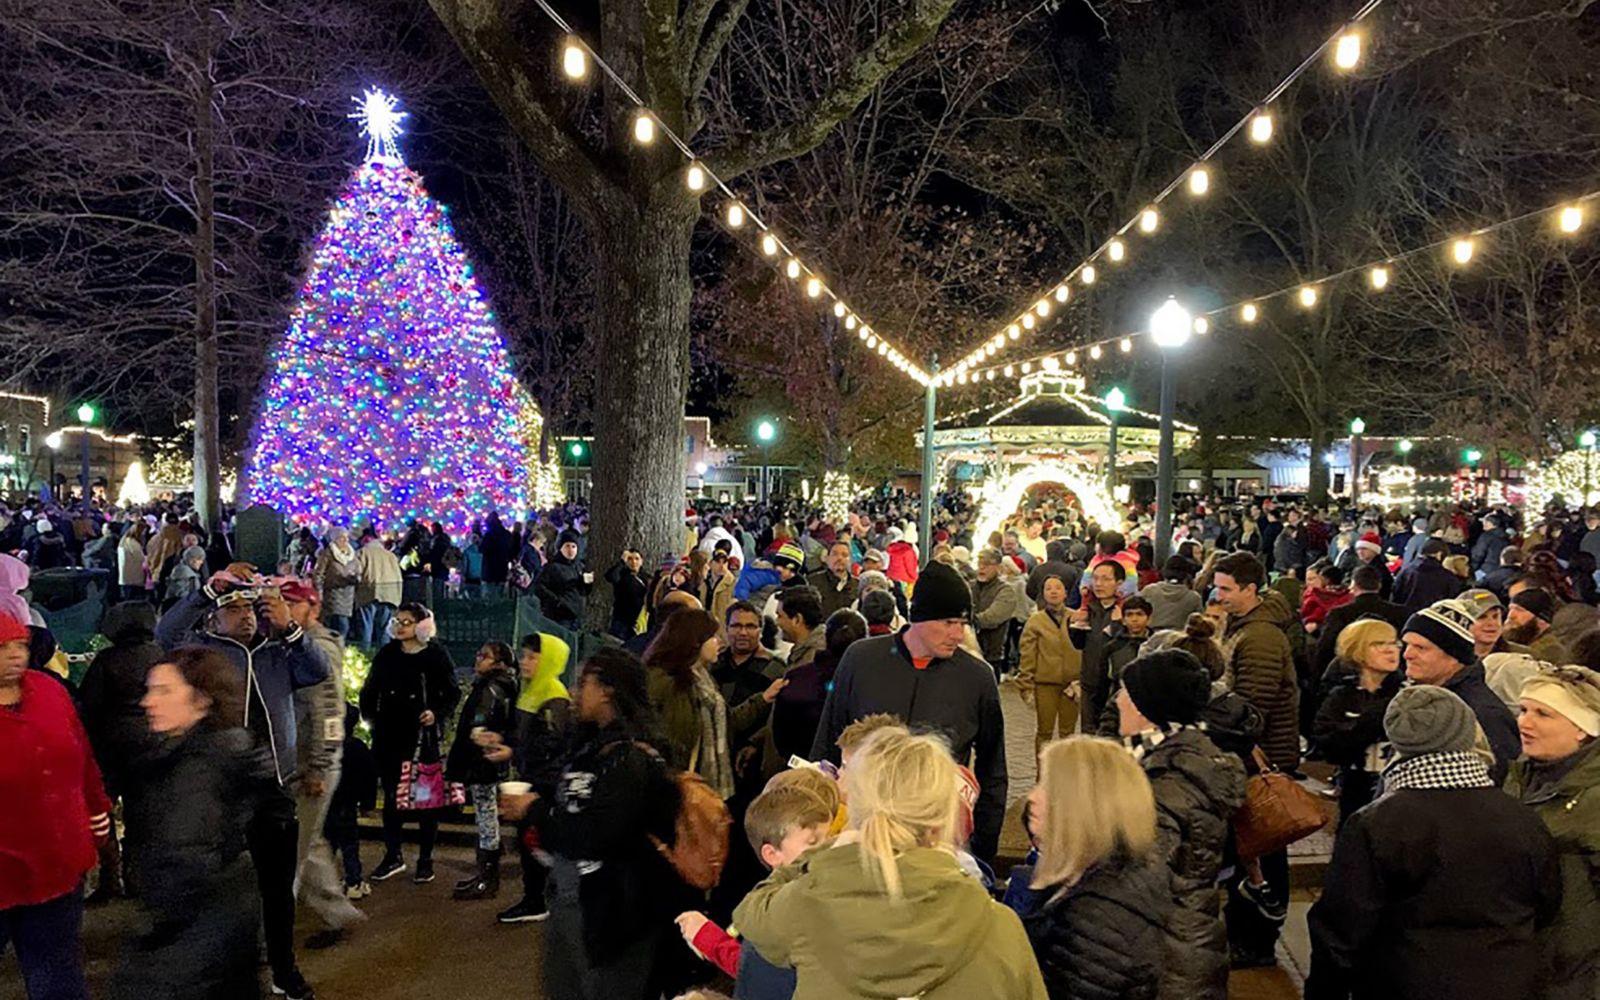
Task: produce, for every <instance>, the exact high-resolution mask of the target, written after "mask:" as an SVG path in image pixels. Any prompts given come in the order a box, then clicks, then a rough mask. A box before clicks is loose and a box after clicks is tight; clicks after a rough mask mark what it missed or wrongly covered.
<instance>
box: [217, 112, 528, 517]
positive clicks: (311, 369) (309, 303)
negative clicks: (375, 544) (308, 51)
mask: <svg viewBox="0 0 1600 1000" xmlns="http://www.w3.org/2000/svg"><path fill="white" fill-rule="evenodd" d="M358 101H359V103H360V105H361V110H360V111H359V112H357V113H356V114H353V115H351V117H352V118H356V119H359V120H360V122H361V127H362V131H363V132H364V133H365V135H366V136H367V157H366V162H364V163H363V164H362V165H361V166H360V167H359V168H357V169H356V171H355V174H354V175H353V176H352V177H351V179H350V182H349V184H348V185H346V188H345V190H344V192H343V193H342V194H341V195H340V197H339V199H338V201H337V202H335V203H334V206H333V208H332V210H331V211H330V212H329V213H328V223H327V225H326V226H325V227H324V228H323V230H322V232H321V234H320V235H319V236H318V237H317V242H316V246H315V248H314V250H313V253H312V257H311V268H310V271H309V273H308V274H307V275H306V279H305V283H304V284H303V285H302V286H301V288H300V294H299V299H298V301H297V302H296V304H295V307H294V311H293V312H292V313H291V314H290V316H289V326H288V329H287V330H286V331H285V333H284V335H283V340H282V341H281V342H280V343H279V344H278V347H277V349H276V351H275V352H274V355H273V362H272V367H271V370H270V372H269V374H268V376H267V378H266V380H265V383H264V385H265V395H264V398H263V399H262V400H261V406H260V415H259V416H258V418H257V420H256V424H255V427H254V428H253V430H252V433H251V448H250V454H249V457H248V459H247V462H246V476H245V479H246V486H247V489H248V491H249V496H248V499H247V501H246V502H249V503H266V504H271V505H272V506H274V507H276V508H278V509H279V510H280V511H282V512H284V513H285V514H286V515H287V516H288V517H290V518H291V519H292V520H293V521H295V522H296V523H299V524H320V523H324V522H326V523H335V524H358V523H371V524H372V525H374V526H375V527H378V528H380V529H386V528H395V527H398V526H400V525H402V524H404V523H406V522H408V521H410V520H412V519H415V518H420V519H423V520H428V521H441V522H443V523H444V526H445V529H446V530H447V531H449V532H450V533H451V534H452V535H454V536H456V537H458V538H459V537H460V536H462V535H463V534H465V533H466V531H467V530H468V527H469V526H470V525H471V523H472V522H473V521H474V520H476V519H478V518H481V517H482V516H484V515H485V514H487V513H488V512H489V511H491V510H498V511H500V512H502V513H504V514H512V515H515V516H520V514H521V512H522V511H523V510H524V509H525V508H526V506H527V497H528V479H529V475H528V467H529V458H528V454H527V447H526V444H525V438H524V435H523V434H522V433H521V428H522V414H521V412H520V410H521V407H522V405H523V403H522V398H521V393H520V392H519V387H518V385H517V383H516V380H515V379H514V378H513V377H512V374H511V365H510V361H509V358H508V357H507V354H506V347H505V342H504V340H503V339H502V337H501V336H500V331H499V329H498V328H497V327H496V325H495V317H494V313H493V311H491V310H490V308H489V305H488V303H487V301H485V299H484V296H483V292H482V290H481V289H479V287H478V284H477V282H476V281H475V280H474V278H473V275H472V265H471V264H470V263H469V262H468V261H467V258H466V254H465V253H464V252H463V250H462V248H461V245H460V244H459V243H458V242H457V241H456V238H455V235H454V233H453V232H452V231H451V227H450V220H449V216H448V214H447V211H446V209H445V208H444V207H443V206H442V205H440V204H439V203H438V202H436V201H434V200H433V199H432V198H430V197H429V196H428V193H427V191H426V190H424V188H423V186H422V180H421V178H419V177H418V176H417V175H416V174H415V173H413V172H412V171H411V170H410V169H408V168H407V167H406V165H405V164H404V163H403V162H402V161H401V158H400V153H399V149H398V148H397V147H396V145H395V138H396V137H397V136H398V135H399V134H400V131H401V129H400V123H401V120H402V119H404V118H405V113H404V112H400V111H398V110H396V101H395V99H394V98H393V97H391V96H389V95H387V94H383V93H381V92H379V91H368V92H367V94H366V95H365V96H364V97H363V98H360V99H358Z"/></svg>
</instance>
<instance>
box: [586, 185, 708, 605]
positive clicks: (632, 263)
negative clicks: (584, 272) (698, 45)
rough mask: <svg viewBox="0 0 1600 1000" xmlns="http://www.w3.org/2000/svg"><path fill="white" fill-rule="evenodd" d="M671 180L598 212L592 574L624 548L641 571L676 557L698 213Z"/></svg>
mask: <svg viewBox="0 0 1600 1000" xmlns="http://www.w3.org/2000/svg"><path fill="white" fill-rule="evenodd" d="M675 181H676V178H673V179H672V180H669V181H666V182H664V183H662V184H660V185H658V186H657V187H656V188H655V189H654V190H652V191H650V192H648V193H647V194H646V195H645V196H644V198H643V200H641V201H634V200H633V199H631V198H628V199H626V200H624V199H623V198H620V197H619V198H618V199H617V201H618V203H617V204H613V205H610V206H608V208H607V216H606V217H607V224H606V225H605V226H603V227H599V229H598V231H597V232H595V234H594V235H595V237H596V238H597V239H598V240H599V242H600V245H601V251H602V252H601V253H600V255H599V256H600V261H601V266H600V283H599V285H600V288H602V289H603V290H604V291H603V292H602V293H601V295H600V296H599V297H598V302H597V303H596V306H597V310H596V312H597V316H596V318H597V320H598V331H599V343H598V347H597V349H598V350H599V352H600V363H599V365H598V367H597V370H596V381H595V401H596V406H595V414H594V453H593V455H594V497H593V515H594V529H593V532H594V533H593V537H592V538H591V540H590V542H589V562H590V563H591V564H592V567H591V568H600V569H603V568H604V567H605V566H606V565H609V564H610V563H611V561H612V560H613V559H616V558H617V557H618V556H620V554H621V552H622V549H623V548H624V547H625V546H630V545H631V546H636V547H638V549H639V551H640V552H642V553H644V555H645V561H646V563H647V564H649V565H654V564H655V562H654V561H655V560H659V559H660V557H661V556H663V555H665V554H667V553H669V552H670V553H673V554H681V551H682V547H683V501H684V478H683V477H684V461H685V453H684V445H683V413H684V403H685V400H686V397H687V393H688V370H689V298H690V293H691V291H692V286H691V284H690V281H689V243H690V239H691V237H692V236H693V235H694V226H695V221H696V220H697V218H698V217H699V206H698V205H697V204H696V203H695V202H694V201H692V200H691V199H688V198H685V197H684V196H683V192H682V190H681V186H680V185H678V184H676V183H675ZM610 613H611V594H610V590H609V588H607V587H604V586H600V587H597V588H596V589H595V590H594V593H593V597H592V598H591V600H590V601H589V624H590V625H591V626H593V627H596V628H604V626H605V624H606V622H607V621H608V620H609V616H610Z"/></svg>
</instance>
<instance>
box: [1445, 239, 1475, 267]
mask: <svg viewBox="0 0 1600 1000" xmlns="http://www.w3.org/2000/svg"><path fill="white" fill-rule="evenodd" d="M1475 249H1477V247H1475V246H1474V245H1473V242H1472V240H1469V239H1460V240H1456V241H1455V242H1454V243H1452V244H1450V257H1451V258H1452V259H1453V260H1454V261H1455V262H1456V263H1457V264H1467V263H1470V262H1471V261H1472V252H1473V251H1474V250H1475Z"/></svg>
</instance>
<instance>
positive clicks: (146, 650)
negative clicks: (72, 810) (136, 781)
mask: <svg viewBox="0 0 1600 1000" xmlns="http://www.w3.org/2000/svg"><path fill="white" fill-rule="evenodd" d="M100 630H101V633H102V634H103V635H105V637H106V638H108V639H110V640H111V647H110V648H109V649H102V650H101V651H100V652H98V653H96V654H95V657H94V659H93V660H92V661H91V662H90V663H89V669H88V671H87V672H85V673H84V675H83V683H82V684H81V685H79V687H78V697H79V700H80V714H81V715H82V716H83V726H84V728H85V729H87V730H88V731H89V740H90V742H91V743H93V744H94V755H95V758H96V759H97V760H98V761H99V762H100V771H101V773H102V774H104V775H105V779H106V786H107V788H108V789H109V790H110V792H111V794H112V795H118V794H121V792H122V791H123V790H124V785H125V780H124V779H125V776H126V774H127V771H128V765H129V763H130V762H131V761H133V760H135V759H137V758H138V756H139V755H140V754H142V753H144V752H145V751H146V750H147V749H149V747H150V745H151V742H152V737H151V735H150V724H149V721H148V720H147V718H146V717H145V713H144V709H143V708H142V707H141V706H140V704H139V703H140V700H141V699H143V698H144V685H145V678H146V677H147V676H149V673H150V668H151V667H153V666H155V665H156V664H157V663H159V662H161V655H162V652H161V645H160V644H159V643H157V642H156V609H155V606H154V605H152V604H151V603H150V602H148V601H124V602H122V603H121V604H113V605H112V606H111V607H110V608H107V609H106V616H105V619H104V621H102V622H101V624H100Z"/></svg>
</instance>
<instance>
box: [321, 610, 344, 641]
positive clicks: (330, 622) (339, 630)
mask: <svg viewBox="0 0 1600 1000" xmlns="http://www.w3.org/2000/svg"><path fill="white" fill-rule="evenodd" d="M323 624H325V625H327V626H328V628H329V629H330V630H332V632H333V634H334V635H336V636H338V637H339V638H340V639H348V638H350V616H349V615H328V616H326V619H325V620H324V622H323Z"/></svg>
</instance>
